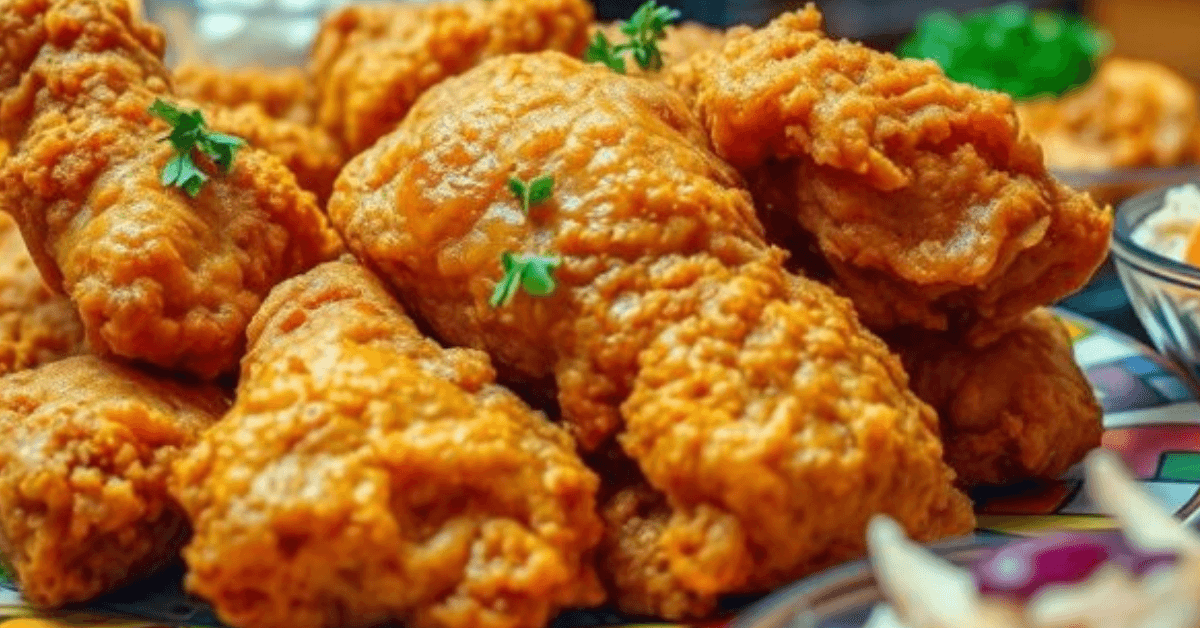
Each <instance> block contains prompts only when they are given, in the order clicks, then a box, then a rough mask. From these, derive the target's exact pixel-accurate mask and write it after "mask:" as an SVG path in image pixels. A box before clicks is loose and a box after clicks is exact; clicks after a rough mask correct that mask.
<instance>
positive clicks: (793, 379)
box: [329, 52, 973, 617]
mask: <svg viewBox="0 0 1200 628" xmlns="http://www.w3.org/2000/svg"><path fill="white" fill-rule="evenodd" d="M706 145H707V143H706V140H705V137H704V133H703V130H702V129H701V128H700V126H699V124H698V123H697V122H696V120H695V118H694V117H693V116H692V115H691V114H690V112H689V111H688V110H687V107H686V104H685V102H684V101H683V100H682V98H681V97H680V96H678V95H677V94H676V93H675V92H673V91H672V90H671V89H670V88H668V87H666V86H664V85H660V84H657V83H654V82H651V81H646V80H643V79H639V78H636V77H625V76H621V75H618V74H615V73H613V72H611V71H610V70H608V69H607V68H604V67H600V66H586V65H584V64H583V63H581V62H580V61H578V60H576V59H572V58H570V57H567V56H566V55H562V54H560V53H556V52H544V53H539V54H531V55H511V56H507V57H503V58H499V59H493V60H489V61H485V62H484V63H482V64H481V65H479V66H478V67H476V68H475V69H473V70H470V71H468V72H467V73H465V74H463V75H461V76H459V77H456V78H452V79H448V80H447V81H445V82H442V83H440V84H438V85H437V86H434V87H433V88H431V89H430V90H429V91H427V92H426V93H425V95H424V96H422V97H421V99H419V100H418V102H417V104H416V105H415V106H414V107H413V109H412V110H411V111H410V112H409V114H408V116H407V117H406V118H405V119H404V121H403V122H401V123H400V125H399V127H398V128H397V130H396V131H395V132H393V133H391V134H389V135H387V136H385V137H384V138H382V139H381V140H380V141H379V142H378V143H377V144H376V145H375V146H374V147H372V148H371V149H370V150H368V151H366V152H364V153H363V154H361V155H359V156H358V157H357V158H355V159H354V160H352V161H351V163H350V164H348V165H347V167H346V168H345V169H344V170H343V172H342V175H341V177H340V178H339V180H338V183H337V185H336V187H335V190H334V195H333V196H332V197H331V199H330V205H329V211H330V218H331V220H332V221H333V223H334V224H335V226H336V227H337V228H338V229H339V230H340V231H341V232H342V233H343V234H344V236H345V237H346V239H347V243H348V245H349V246H350V247H351V248H352V249H353V250H354V251H355V252H356V253H357V254H358V255H360V256H361V257H362V258H363V259H364V260H369V263H370V264H371V265H372V266H373V267H375V268H379V269H380V270H381V272H382V273H383V274H384V275H385V276H386V277H387V278H388V279H389V280H390V281H391V282H392V283H393V284H394V285H395V286H396V287H397V288H398V289H399V290H400V292H401V293H402V295H403V297H404V298H405V300H406V302H408V303H410V304H411V305H412V307H413V308H415V310H416V311H417V312H419V313H420V315H421V316H422V317H423V318H424V320H425V321H427V322H428V323H429V324H430V325H431V326H432V327H433V329H434V330H435V332H436V333H437V334H439V335H440V336H441V337H442V338H443V339H444V340H445V341H446V342H448V343H450V344H455V345H465V346H471V347H476V348H480V349H484V350H486V351H488V352H489V353H490V354H491V355H492V356H493V359H495V360H496V361H497V363H498V364H499V365H502V366H504V367H505V368H507V369H509V370H510V371H511V372H513V373H517V374H519V375H521V376H523V377H525V378H527V379H529V380H531V381H536V380H538V379H540V378H544V377H552V378H553V379H554V380H555V381H556V383H557V390H558V393H557V394H558V401H559V403H560V406H561V408H562V414H563V417H564V419H565V420H566V421H567V422H568V423H569V424H570V426H571V428H572V429H573V430H574V432H575V433H576V434H577V435H578V437H579V439H580V442H581V445H582V446H583V447H584V448H585V449H594V448H596V447H597V446H598V445H600V444H601V443H602V442H603V441H605V440H606V439H607V438H609V437H610V436H611V435H613V434H615V433H617V432H621V435H620V443H621V446H622V447H623V449H624V450H625V451H626V452H627V453H628V454H629V456H630V457H631V458H632V459H633V460H634V461H636V463H637V465H638V466H639V467H640V470H641V471H642V472H643V473H644V475H645V477H646V479H647V480H648V482H649V484H650V485H651V486H652V487H653V489H655V490H657V491H658V492H660V493H662V495H663V496H664V501H665V503H666V504H667V505H668V506H669V511H668V512H667V516H666V518H665V519H664V520H663V525H662V526H660V527H659V528H658V537H657V538H655V539H653V540H652V542H650V543H647V544H642V545H640V546H636V547H641V548H642V549H641V551H644V552H647V553H655V554H657V555H660V556H662V557H663V560H661V561H658V562H657V563H656V564H653V565H649V567H651V568H654V569H657V570H658V572H656V573H649V572H636V571H631V572H628V573H609V574H608V575H607V577H608V579H609V580H610V583H613V584H614V586H615V587H616V589H617V596H618V597H617V599H618V602H620V603H621V605H622V607H623V608H625V609H626V610H629V611H634V612H639V613H651V614H657V615H663V616H671V617H681V616H685V615H698V614H704V613H706V612H708V611H709V610H711V608H712V607H713V604H714V602H715V599H716V598H717V596H719V595H721V594H724V593H728V592H733V591H746V590H751V591H761V590H766V589H768V588H769V587H772V586H775V585H778V584H780V583H783V582H786V581H787V580H789V579H791V578H795V577H797V576H799V575H802V574H805V573H808V572H810V571H812V570H813V569H817V568H820V567H822V566H825V565H827V564H830V563H832V562H835V561H838V560H842V559H845V558H848V557H850V556H854V555H857V554H860V553H861V552H862V550H863V530H864V529H865V526H866V522H867V519H868V518H869V517H870V516H871V515H872V514H873V513H876V512H881V511H882V512H888V513H894V516H896V517H897V518H898V519H900V520H902V521H903V522H904V524H905V525H906V526H907V527H908V528H909V529H911V530H913V531H914V532H915V533H916V534H919V535H921V537H922V538H925V539H932V538H937V537H941V536H944V535H948V534H954V533H958V532H962V531H965V530H968V529H969V528H970V527H971V525H972V522H973V521H972V515H971V510H970V505H969V504H968V502H967V500H966V499H965V497H964V496H963V495H962V494H960V493H959V492H958V491H956V490H955V489H954V488H953V487H952V480H953V473H952V472H951V471H950V470H949V469H948V468H947V467H946V466H945V463H944V462H943V461H942V449H941V444H940V442H939V441H938V439H937V435H936V417H935V416H934V414H933V412H932V410H931V409H930V408H929V407H928V406H926V405H924V404H923V403H921V402H920V401H919V400H917V399H916V397H915V396H913V394H912V393H911V392H910V391H909V390H908V387H907V381H906V376H905V375H904V372H903V370H902V369H901V367H900V364H899V362H898V360H897V359H896V358H895V357H894V356H893V355H892V354H891V353H889V351H888V349H887V347H886V346H884V345H883V343H882V342H881V341H880V340H879V339H877V338H876V337H874V336H873V335H871V334H870V333H869V332H867V331H866V330H865V329H864V328H863V327H862V326H861V325H860V324H859V322H858V320H857V318H856V317H855V314H854V311H853V308H852V307H851V304H850V303H849V301H847V300H845V299H842V298H840V297H837V296H836V295H834V294H833V292H832V291H830V290H829V289H828V288H825V287H824V286H822V285H820V284H817V283H816V282H812V281H809V280H806V279H802V278H799V277H795V276H791V275H789V274H787V273H786V272H784V270H783V268H782V257H783V255H782V253H781V252H780V251H778V250H775V249H772V248H770V247H768V246H767V245H766V244H765V243H764V242H763V238H762V233H761V231H762V229H761V226H760V225H759V223H758V221H757V220H756V219H755V217H754V209H753V207H752V205H751V203H750V197H749V195H748V194H747V193H746V192H745V191H744V190H743V189H742V187H741V184H742V181H741V179H740V178H739V177H738V175H737V173H736V172H734V171H733V170H732V169H731V168H730V167H729V166H728V165H726V164H725V163H723V162H722V161H721V160H720V159H718V158H717V157H716V156H715V155H714V154H712V153H711V152H709V151H708V149H707V148H706ZM541 176H552V177H553V190H552V193H551V194H550V197H549V198H548V199H546V200H545V201H544V202H542V203H539V204H537V205H534V206H532V207H530V209H529V213H528V215H526V214H525V213H524V212H523V209H522V205H521V203H520V202H519V201H518V200H517V198H516V197H515V196H514V195H513V193H512V191H511V190H510V185H509V179H510V178H512V177H515V178H518V179H520V180H522V181H531V180H532V179H534V178H535V177H541ZM504 252H514V253H517V254H520V255H528V254H534V253H536V254H540V255H555V256H560V257H561V265H560V266H559V267H558V269H557V270H556V271H555V272H554V277H555V278H556V280H557V282H558V288H557V290H556V291H555V292H554V293H553V295H551V296H549V297H546V298H535V297H532V296H530V295H528V294H525V293H520V294H517V295H516V297H515V298H514V299H513V300H512V301H511V302H510V303H507V304H506V305H503V306H501V307H492V305H490V304H489V301H490V300H491V295H492V294H493V290H494V288H495V287H496V286H497V280H498V279H499V278H500V277H501V275H502V268H501V256H502V253H504ZM603 562H604V563H605V564H607V565H614V564H620V565H642V566H646V565H648V563H649V561H641V562H637V561H623V562H621V561H618V562H613V561H608V560H605V561H603ZM634 569H640V567H634ZM651 579H654V580H656V581H657V582H658V583H659V584H657V585H655V586H658V587H659V589H660V590H661V589H663V588H664V587H665V588H669V589H670V590H671V591H673V592H675V593H677V594H678V595H677V596H676V598H678V597H686V598H687V599H688V600H689V602H688V603H687V604H684V605H680V604H674V603H668V602H666V601H665V600H664V598H662V597H661V596H656V595H654V594H651V593H648V592H647V590H646V587H648V586H650V584H649V581H650V580H651ZM664 582H665V585H663V584H662V583H664Z"/></svg>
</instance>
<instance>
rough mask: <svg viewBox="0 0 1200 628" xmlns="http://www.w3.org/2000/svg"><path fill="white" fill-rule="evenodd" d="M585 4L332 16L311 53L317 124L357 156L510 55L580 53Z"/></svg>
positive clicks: (446, 5) (547, 0)
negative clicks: (421, 99) (416, 107)
mask: <svg viewBox="0 0 1200 628" xmlns="http://www.w3.org/2000/svg"><path fill="white" fill-rule="evenodd" d="M591 23H592V5H591V4H589V3H588V2H587V1H586V0H453V1H449V2H430V3H419V4H414V3H411V2H403V3H385V4H363V5H357V6H349V7H346V8H344V9H341V10H339V11H336V12H334V13H333V14H332V15H330V16H329V17H328V18H326V19H325V22H324V23H323V24H322V25H321V31H320V33H318V34H317V41H316V44H314V45H313V53H312V71H313V75H314V76H315V77H316V83H317V103H318V108H317V120H318V122H320V123H321V124H322V125H323V126H324V127H325V128H326V129H327V130H328V131H329V132H330V133H331V134H332V135H333V136H334V137H335V138H338V139H339V140H341V142H342V144H344V145H345V146H346V148H347V149H348V150H349V151H350V154H352V155H353V154H357V153H359V152H361V151H363V150H365V149H366V148H367V147H369V146H370V145H371V144H373V143H375V140H377V139H379V137H380V136H382V135H383V134H385V133H387V132H388V131H391V130H392V129H393V128H395V126H396V123H398V122H400V120H401V119H403V118H404V114H405V113H407V112H408V108H409V107H411V106H412V104H413V102H414V101H415V100H416V99H417V97H418V96H420V95H421V93H422V92H424V91H425V90H426V89H429V87H430V86H432V85H434V84H436V83H438V82H439V81H441V80H442V79H445V78H446V77H449V76H454V75H456V74H460V73H462V72H463V71H465V70H467V69H469V68H471V67H472V66H474V65H475V64H477V63H479V62H480V61H481V60H483V59H486V58H489V57H495V56H497V55H503V54H508V53H512V52H534V51H538V50H559V51H562V52H565V53H567V54H570V55H574V56H578V55H580V54H581V53H582V52H583V50H584V48H585V47H586V46H587V39H588V28H589V26H590V25H591Z"/></svg>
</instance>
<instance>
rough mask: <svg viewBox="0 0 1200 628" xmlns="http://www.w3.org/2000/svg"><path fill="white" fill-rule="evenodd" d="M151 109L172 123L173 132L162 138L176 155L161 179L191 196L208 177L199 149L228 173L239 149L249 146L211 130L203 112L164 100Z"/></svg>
mask: <svg viewBox="0 0 1200 628" xmlns="http://www.w3.org/2000/svg"><path fill="white" fill-rule="evenodd" d="M148 111H149V112H150V114H151V115H154V116H156V117H158V118H161V119H163V120H165V121H166V122H167V123H168V124H170V125H171V132H170V134H169V135H167V137H165V138H163V139H165V140H167V141H169V142H171V146H172V147H173V148H174V149H175V156H174V157H172V158H171V160H170V161H168V162H167V164H166V166H164V167H163V171H162V173H161V174H160V177H159V179H160V180H161V181H162V184H163V185H164V186H167V187H171V186H177V187H179V188H180V189H182V190H183V191H184V192H186V193H187V194H188V196H191V197H192V198H195V197H196V195H198V194H199V193H200V190H201V189H203V187H204V184H205V183H206V182H207V181H208V179H209V177H208V175H206V174H205V173H204V172H203V171H202V170H200V168H199V167H197V166H196V162H195V160H194V158H193V153H194V152H196V151H199V152H200V153H201V154H203V155H205V156H207V157H208V158H209V159H211V160H212V161H213V163H215V164H216V165H217V167H218V168H220V169H221V171H222V172H225V173H228V172H229V170H230V169H231V168H232V167H233V161H234V159H236V158H237V152H238V150H239V149H241V148H242V147H243V146H245V145H246V142H245V140H242V139H241V138H238V137H234V136H232V135H226V134H224V133H216V132H214V131H210V130H209V129H208V126H207V124H206V123H205V121H204V115H203V114H202V113H200V112H199V111H190V112H189V111H183V110H181V109H179V108H178V107H176V106H174V105H172V104H170V103H167V102H164V101H162V100H156V101H154V104H153V105H150V108H149V109H148Z"/></svg>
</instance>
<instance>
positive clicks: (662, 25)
mask: <svg viewBox="0 0 1200 628" xmlns="http://www.w3.org/2000/svg"><path fill="white" fill-rule="evenodd" d="M681 15H682V14H681V13H680V12H679V11H677V10H675V9H672V8H670V7H660V6H658V4H657V2H655V0H647V1H646V2H645V3H644V4H642V5H641V6H640V7H638V9H637V10H636V11H634V12H633V15H632V16H630V18H629V21H627V22H624V23H622V24H621V26H620V30H621V33H623V34H624V35H625V36H626V37H628V38H629V41H628V42H626V43H623V44H618V45H615V46H614V45H613V44H612V43H610V42H609V41H608V39H607V38H606V37H605V36H604V34H603V33H599V32H598V33H596V36H595V37H594V38H593V39H592V42H591V44H590V45H589V46H588V49H587V52H586V53H585V54H584V60H585V61H588V62H589V63H595V62H600V63H604V64H605V65H607V66H608V67H610V68H612V69H613V70H615V71H617V72H619V73H621V74H624V73H625V60H624V59H623V58H621V55H622V54H624V53H625V52H632V53H633V60H634V61H636V62H637V64H638V67H640V68H642V69H643V70H661V69H662V67H663V60H662V51H660V50H659V49H658V42H659V40H661V39H662V38H663V37H666V28H667V25H668V24H671V23H672V22H674V21H676V20H678V19H679V17H680V16H681Z"/></svg>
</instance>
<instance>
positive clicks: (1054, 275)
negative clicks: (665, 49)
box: [668, 5, 1112, 343]
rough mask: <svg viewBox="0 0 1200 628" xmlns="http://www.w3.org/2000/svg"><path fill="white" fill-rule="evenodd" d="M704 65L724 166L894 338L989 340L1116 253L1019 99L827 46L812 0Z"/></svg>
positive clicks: (699, 102)
mask: <svg viewBox="0 0 1200 628" xmlns="http://www.w3.org/2000/svg"><path fill="white" fill-rule="evenodd" d="M704 61H706V64H705V67H704V71H703V72H702V73H700V74H699V75H697V74H695V73H694V72H692V73H690V74H688V75H687V76H688V77H689V80H698V81H699V84H698V85H694V86H693V88H694V93H695V99H694V107H695V110H696V112H697V113H698V114H699V117H700V118H701V121H702V123H703V125H704V127H705V128H706V129H707V131H708V133H709V136H710V138H711V140H712V143H713V146H714V149H715V150H716V152H717V154H718V155H720V156H721V157H723V158H725V159H726V160H728V161H729V162H730V163H731V164H732V165H733V166H734V167H736V168H737V169H738V170H739V171H740V172H741V173H742V174H743V175H744V176H745V177H746V178H747V180H748V182H749V186H750V189H751V192H752V193H753V194H754V197H755V202H756V205H757V206H758V208H759V210H760V211H762V212H778V213H781V214H783V215H784V216H787V217H789V218H790V219H791V220H793V221H795V222H797V223H798V224H799V226H800V227H802V228H803V229H804V230H805V231H806V232H808V233H809V234H811V235H812V237H813V238H815V241H816V243H817V245H818V247H819V250H820V251H821V253H822V254H823V256H824V257H825V259H826V260H827V262H828V265H829V266H830V268H831V269H832V271H833V274H834V277H835V279H836V285H837V288H838V289H839V290H840V291H841V292H843V293H844V294H846V295H848V296H850V297H851V298H852V299H853V300H854V304H855V306H856V307H857V309H858V311H859V313H860V314H861V316H862V318H863V321H864V322H865V323H867V325H868V326H870V327H872V328H874V329H876V330H877V331H883V330H888V329H891V328H894V327H898V326H902V325H916V326H921V327H925V328H928V329H935V330H942V329H947V328H949V327H962V328H966V327H975V328H976V332H975V333H974V334H973V335H972V341H973V342H977V343H983V342H986V341H987V340H988V339H990V338H993V337H995V335H996V334H997V333H999V332H1001V331H1002V330H1003V329H1005V328H1006V327H1007V326H1009V325H1011V324H1013V323H1015V322H1017V321H1019V320H1020V319H1021V317H1023V316H1024V315H1025V314H1026V313H1028V312H1029V311H1030V310H1031V309H1033V308H1034V307H1037V306H1038V305H1041V304H1045V303H1049V302H1052V301H1054V300H1056V299H1058V298H1060V297H1062V296H1064V295H1066V294H1069V293H1070V292H1072V291H1074V290H1076V289H1078V288H1079V287H1081V286H1082V285H1083V284H1084V283H1085V282H1086V281H1087V280H1088V278H1090V277H1091V275H1092V272H1093V271H1094V270H1095V269H1096V267H1097V266H1098V265H1099V264H1100V262H1101V261H1102V260H1103V258H1104V255H1105V252H1106V250H1107V247H1108V238H1109V234H1110V229H1111V226H1112V216H1111V212H1109V211H1107V210H1106V209H1102V208H1099V207H1097V206H1096V204H1095V203H1093V202H1092V201H1091V200H1090V199H1089V198H1088V197H1087V196H1086V195H1084V194H1080V193H1077V192H1074V191H1072V190H1070V189H1069V188H1067V187H1065V186H1064V185H1062V184H1061V183H1059V182H1057V181H1056V180H1054V179H1053V178H1052V177H1051V176H1050V175H1049V174H1048V173H1047V170H1046V168H1045V165H1044V164H1043V163H1042V154H1041V151H1040V150H1039V148H1038V145H1037V144H1036V143H1035V142H1034V141H1033V140H1032V139H1030V137H1029V136H1028V134H1026V133H1023V132H1022V131H1021V128H1020V127H1019V125H1018V124H1017V117H1016V115H1015V113H1014V111H1013V103H1012V100H1011V99H1010V98H1009V97H1007V96H1004V95H1002V94H999V93H995V92H988V91H983V90H980V89H976V88H974V87H971V86H968V85H963V84H959V83H954V82H952V81H950V80H949V79H947V78H946V77H945V76H944V75H943V74H942V72H941V70H940V69H939V68H938V66H937V65H936V64H935V63H934V62H932V61H918V60H910V59H904V60H901V59H897V58H895V57H894V56H892V55H889V54H884V53H879V52H875V51H873V50H870V49H868V48H866V47H864V46H861V45H858V44H854V43H850V42H846V41H835V40H832V39H828V38H826V37H825V35H824V34H823V33H822V32H821V30H820V14H819V13H818V12H817V10H816V9H815V8H813V7H812V6H811V5H810V6H809V7H808V8H807V9H804V10H802V11H798V12H794V13H786V14H784V15H782V16H780V17H779V18H777V19H776V20H774V21H773V22H771V23H770V24H769V25H767V26H766V27H764V28H762V29H759V30H757V31H754V32H753V33H749V34H746V35H745V36H741V37H734V38H729V39H728V41H727V42H726V44H725V46H724V47H723V48H722V50H721V51H720V53H719V54H717V55H713V56H712V57H711V58H710V59H705V60H704ZM685 65H687V64H685ZM668 71H670V69H668ZM685 82H686V81H685ZM684 91H685V92H687V90H686V89H685V90H684ZM782 244H783V245H784V246H786V247H787V248H796V247H795V245H794V244H793V243H789V242H783V243H782Z"/></svg>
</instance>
